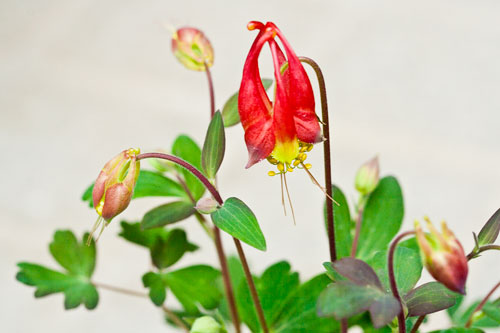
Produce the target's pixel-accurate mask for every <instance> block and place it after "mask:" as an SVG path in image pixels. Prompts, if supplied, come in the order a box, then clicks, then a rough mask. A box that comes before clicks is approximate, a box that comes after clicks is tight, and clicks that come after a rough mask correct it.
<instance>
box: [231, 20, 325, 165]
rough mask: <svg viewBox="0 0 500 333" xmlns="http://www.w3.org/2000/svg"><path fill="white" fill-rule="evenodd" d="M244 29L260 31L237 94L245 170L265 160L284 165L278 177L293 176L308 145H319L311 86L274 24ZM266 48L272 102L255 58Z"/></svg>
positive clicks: (259, 24)
mask: <svg viewBox="0 0 500 333" xmlns="http://www.w3.org/2000/svg"><path fill="white" fill-rule="evenodd" d="M247 27H248V29H249V30H255V29H257V30H259V33H258V35H257V37H256V38H255V41H254V43H253V45H252V46H251V48H250V52H249V53H248V56H247V59H246V61H245V65H244V68H243V78H242V81H241V86H240V91H239V95H238V111H239V114H240V119H241V124H242V125H243V129H244V130H245V142H246V145H247V149H248V154H249V159H248V163H247V168H248V167H251V166H252V165H254V164H255V163H257V162H259V161H261V160H263V159H265V158H268V159H270V160H272V161H276V163H273V162H272V164H277V165H281V166H282V167H281V169H280V168H278V171H279V172H280V173H283V172H286V171H291V170H293V168H294V167H296V166H298V165H299V164H301V163H302V162H303V160H304V159H305V153H306V151H309V150H310V148H312V144H314V143H317V142H320V141H321V140H322V136H321V131H320V126H319V122H318V119H317V117H316V113H315V109H314V94H313V90H312V86H311V83H310V81H309V78H308V76H307V74H306V71H305V69H304V67H303V66H302V64H301V62H300V60H299V58H298V57H297V55H296V54H295V52H294V51H293V49H292V48H291V46H290V44H289V43H288V41H287V40H286V39H285V37H284V35H283V33H282V32H281V31H280V30H279V29H278V27H276V25H274V23H272V22H267V23H266V24H265V25H264V24H263V23H261V22H255V21H252V22H250V23H249V24H248V26H247ZM276 36H277V37H278V38H279V40H280V41H281V43H282V45H283V48H284V50H285V53H283V51H282V50H281V48H280V46H279V45H278V44H277V42H276V41H275V37H276ZM266 43H267V44H268V45H269V47H270V49H271V54H272V58H273V64H274V77H275V83H276V89H275V96H274V102H271V101H270V100H269V98H268V96H267V93H266V91H265V89H264V86H263V85H262V79H261V77H260V71H259V55H260V53H261V51H262V48H263V46H264V45H265V44H266ZM300 154H302V155H303V156H302V155H301V156H299V155H300Z"/></svg>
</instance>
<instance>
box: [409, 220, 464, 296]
mask: <svg viewBox="0 0 500 333" xmlns="http://www.w3.org/2000/svg"><path fill="white" fill-rule="evenodd" d="M425 220H426V222H427V227H428V228H429V230H430V234H426V233H424V232H423V230H422V228H421V227H420V224H419V223H418V221H417V222H415V229H416V234H417V241H418V245H419V247H420V251H421V254H422V259H423V261H424V265H425V267H426V268H427V270H428V271H429V273H430V274H431V275H432V276H433V277H434V278H435V279H436V280H437V281H439V282H441V283H442V284H444V285H445V286H446V287H447V288H448V289H450V290H452V291H455V292H458V293H461V294H465V282H466V281H467V273H468V271H469V269H468V266H467V257H466V256H465V253H464V250H463V248H462V245H461V244H460V242H459V241H458V240H457V239H456V238H455V236H454V235H453V233H452V232H451V231H450V229H448V227H447V226H446V223H445V222H444V221H443V222H442V223H441V230H442V232H441V233H439V231H438V230H437V229H436V228H435V227H434V226H433V225H432V223H431V222H430V220H429V219H428V218H426V219H425Z"/></svg>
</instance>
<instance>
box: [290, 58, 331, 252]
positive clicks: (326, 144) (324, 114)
mask: <svg viewBox="0 0 500 333" xmlns="http://www.w3.org/2000/svg"><path fill="white" fill-rule="evenodd" d="M299 59H300V61H301V62H304V63H306V64H308V65H309V66H311V67H312V69H313V70H314V72H315V73H316V77H317V78H318V84H319V93H320V96H321V121H322V123H323V138H324V141H323V152H324V168H325V188H326V194H327V196H330V197H333V195H332V161H331V153H330V125H329V120H328V103H327V100H326V85H325V78H324V76H323V72H322V71H321V68H320V67H319V65H318V64H317V63H316V62H315V61H314V60H312V59H311V58H307V57H299ZM326 220H327V226H328V227H327V229H328V241H329V246H330V260H331V261H332V262H333V261H335V260H337V249H336V247H335V218H334V215H333V202H332V201H331V200H329V199H328V198H327V199H326Z"/></svg>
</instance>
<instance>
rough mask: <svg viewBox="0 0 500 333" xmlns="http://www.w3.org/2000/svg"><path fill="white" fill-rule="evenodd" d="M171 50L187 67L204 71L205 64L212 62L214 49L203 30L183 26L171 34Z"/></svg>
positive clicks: (209, 64)
mask: <svg viewBox="0 0 500 333" xmlns="http://www.w3.org/2000/svg"><path fill="white" fill-rule="evenodd" d="M172 51H173V52H174V55H175V57H176V58H177V59H178V60H179V61H180V62H181V64H183V65H184V67H186V68H187V69H191V70H195V71H201V72H203V71H205V69H206V68H205V64H207V66H208V67H211V66H212V64H213V63H214V50H213V49H212V45H211V44H210V41H209V40H208V39H207V37H205V35H204V34H203V32H201V31H200V30H198V29H196V28H191V27H184V28H180V29H178V30H177V31H175V32H174V34H173V36H172Z"/></svg>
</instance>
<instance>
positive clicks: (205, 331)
mask: <svg viewBox="0 0 500 333" xmlns="http://www.w3.org/2000/svg"><path fill="white" fill-rule="evenodd" d="M189 332H190V333H225V332H226V330H225V329H224V328H223V327H222V326H221V324H219V323H218V322H217V320H215V319H213V318H212V317H209V316H203V317H200V318H198V319H196V320H195V321H194V323H193V325H192V326H191V330H190V331H189Z"/></svg>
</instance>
